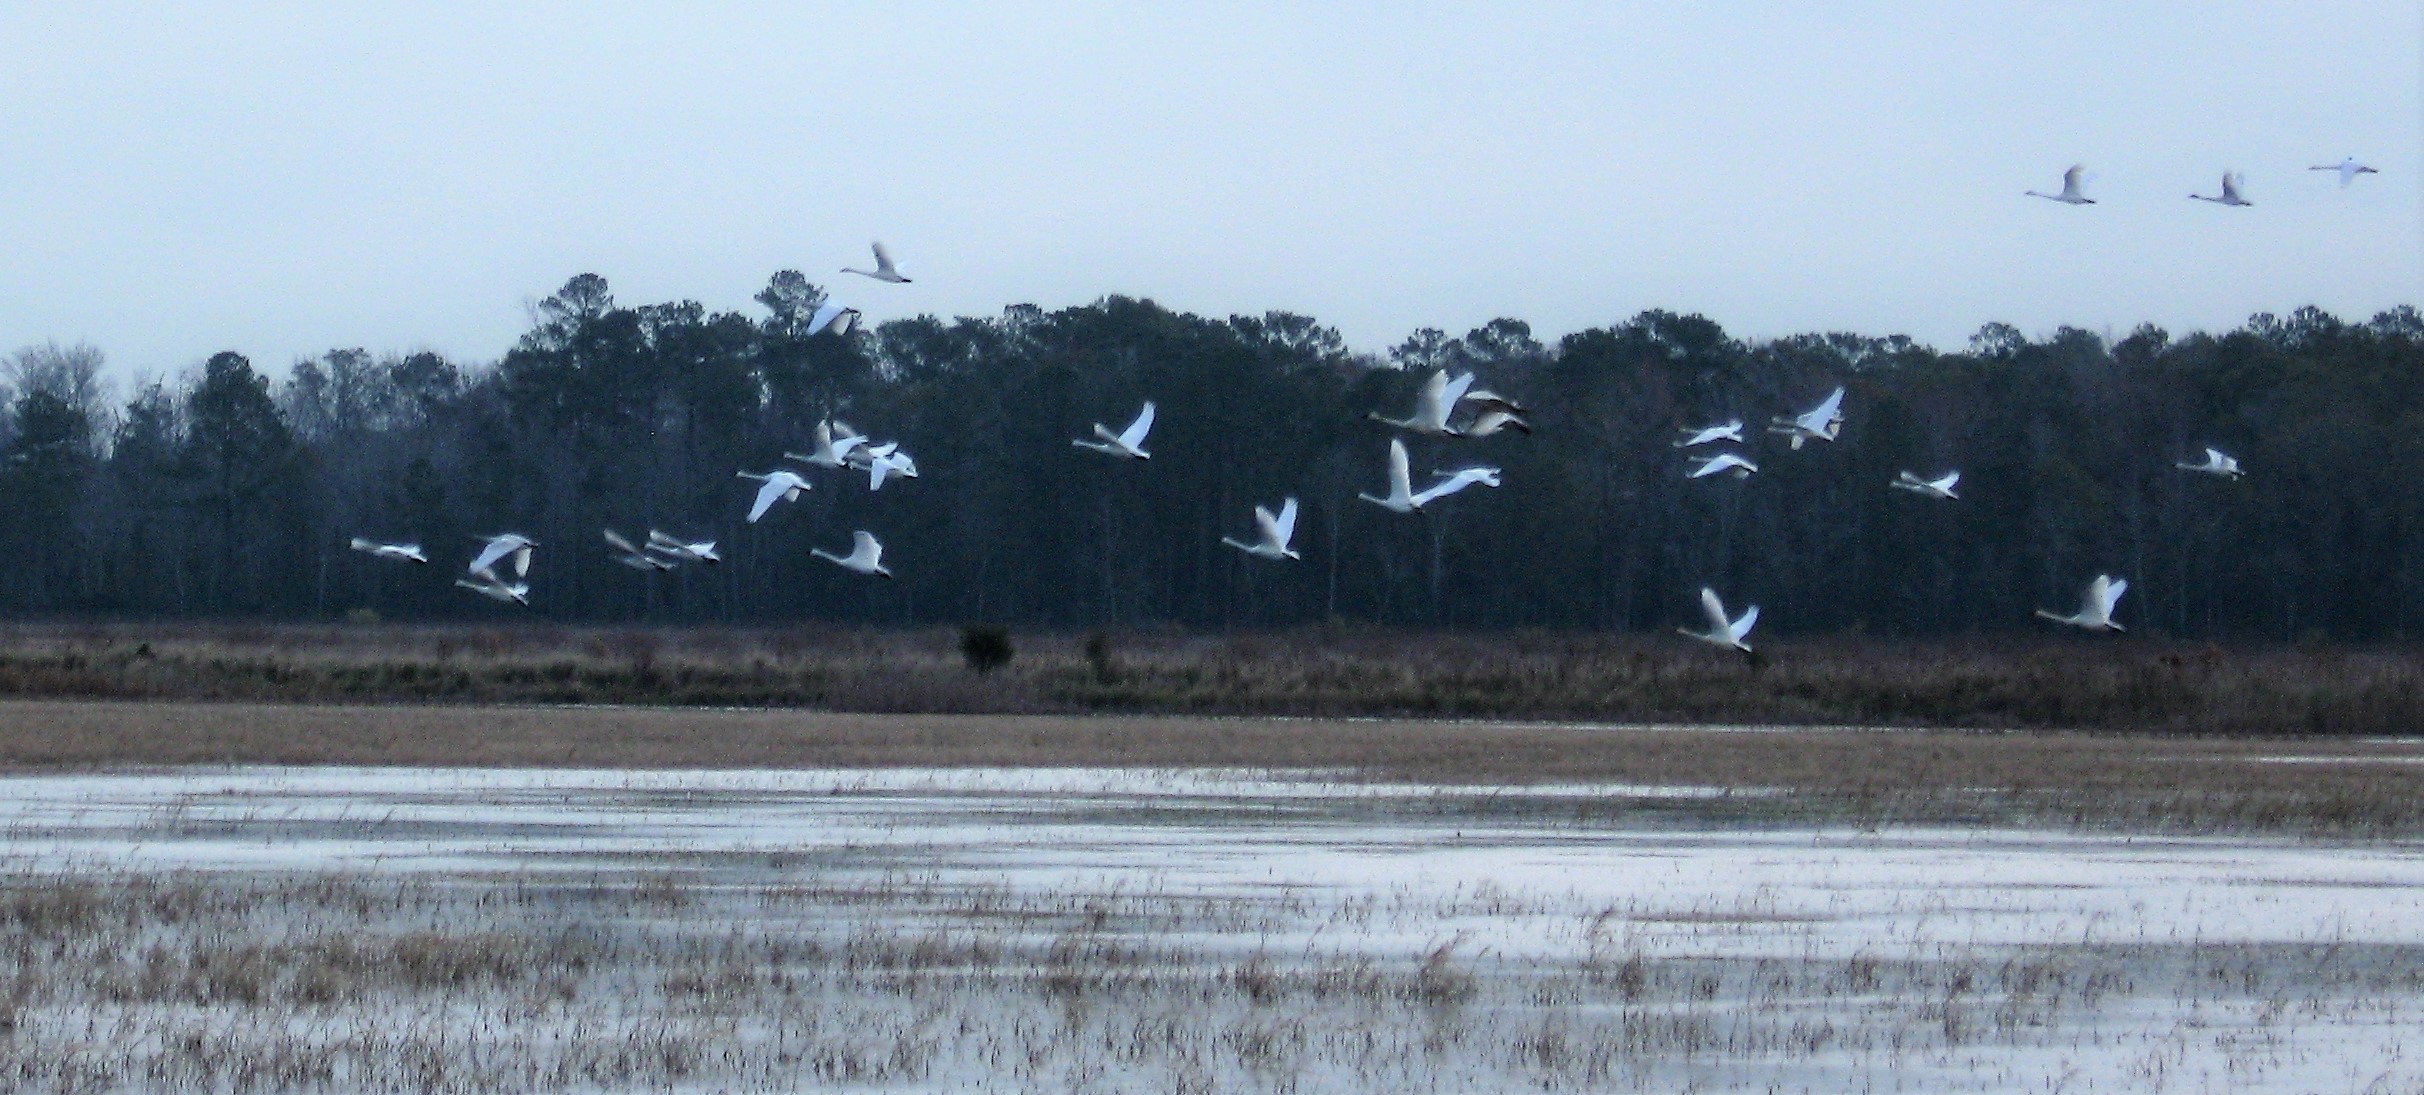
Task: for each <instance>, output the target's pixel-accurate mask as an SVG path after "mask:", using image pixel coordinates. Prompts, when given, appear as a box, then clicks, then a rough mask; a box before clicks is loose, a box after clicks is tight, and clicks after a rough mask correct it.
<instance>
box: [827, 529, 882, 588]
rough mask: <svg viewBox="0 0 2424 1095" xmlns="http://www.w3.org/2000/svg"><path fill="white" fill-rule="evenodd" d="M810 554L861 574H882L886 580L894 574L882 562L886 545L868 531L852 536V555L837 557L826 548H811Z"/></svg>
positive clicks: (864, 530) (852, 534) (860, 531)
mask: <svg viewBox="0 0 2424 1095" xmlns="http://www.w3.org/2000/svg"><path fill="white" fill-rule="evenodd" d="M808 554H810V555H814V556H816V557H817V558H819V559H823V560H826V561H827V562H831V563H834V564H837V565H839V566H843V567H847V568H849V569H851V570H855V571H857V572H859V573H861V574H880V575H883V576H884V577H886V578H889V577H892V572H891V571H889V570H886V569H884V564H883V563H882V561H881V560H882V559H883V558H884V545H883V544H881V543H878V542H877V541H876V539H875V534H874V533H872V532H869V531H867V530H866V529H860V530H858V531H857V532H854V533H851V534H850V554H848V555H835V554H834V553H832V552H830V551H827V550H825V549H824V548H809V549H808Z"/></svg>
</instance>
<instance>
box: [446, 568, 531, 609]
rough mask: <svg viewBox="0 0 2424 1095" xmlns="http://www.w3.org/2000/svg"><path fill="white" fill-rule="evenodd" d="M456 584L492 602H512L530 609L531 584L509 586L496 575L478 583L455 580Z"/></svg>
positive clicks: (488, 576) (490, 575) (488, 575)
mask: <svg viewBox="0 0 2424 1095" xmlns="http://www.w3.org/2000/svg"><path fill="white" fill-rule="evenodd" d="M455 584H456V585H459V586H462V587H463V588H465V589H468V590H470V591H472V592H473V593H477V594H479V595H480V596H482V597H486V598H488V599H490V600H494V601H512V602H513V603H515V604H517V605H521V606H522V607H524V608H528V607H530V583H528V582H515V583H513V584H511V585H507V584H506V583H505V582H503V581H500V580H498V578H497V576H496V575H494V574H487V575H484V576H482V578H481V579H480V580H479V581H476V582H469V581H465V580H463V579H461V578H457V579H455Z"/></svg>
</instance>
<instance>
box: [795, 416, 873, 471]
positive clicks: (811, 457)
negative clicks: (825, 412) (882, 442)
mask: <svg viewBox="0 0 2424 1095" xmlns="http://www.w3.org/2000/svg"><path fill="white" fill-rule="evenodd" d="M866 443H867V438H866V436H865V435H864V434H861V433H859V432H858V431H857V430H854V429H851V428H850V424H849V423H847V422H836V421H834V420H832V419H830V418H828V419H826V420H824V421H822V422H819V423H817V424H816V451H814V452H808V453H797V452H787V453H784V454H783V459H785V460H797V461H799V462H800V463H802V464H814V465H816V466H817V467H820V468H839V467H842V466H844V465H846V464H848V463H849V462H850V450H852V449H855V448H857V447H859V446H861V445H864V444H866Z"/></svg>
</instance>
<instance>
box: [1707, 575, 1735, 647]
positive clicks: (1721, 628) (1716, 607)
mask: <svg viewBox="0 0 2424 1095" xmlns="http://www.w3.org/2000/svg"><path fill="white" fill-rule="evenodd" d="M1700 613H1701V615H1703V616H1705V617H1707V618H1708V621H1709V629H1710V631H1711V633H1712V634H1717V635H1726V634H1731V633H1732V632H1733V630H1734V625H1732V624H1730V623H1727V622H1726V618H1725V602H1724V601H1720V600H1718V599H1717V591H1716V590H1714V589H1710V588H1709V587H1707V586H1702V587H1700Z"/></svg>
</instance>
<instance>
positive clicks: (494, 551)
mask: <svg viewBox="0 0 2424 1095" xmlns="http://www.w3.org/2000/svg"><path fill="white" fill-rule="evenodd" d="M512 550H513V542H512V541H509V540H507V539H505V538H504V537H502V536H500V537H497V538H496V539H493V540H490V541H488V546H487V547H484V548H481V549H480V553H479V554H478V555H476V556H473V557H472V560H471V565H470V566H468V567H465V568H463V569H465V570H468V571H471V572H472V573H474V574H478V573H480V572H481V571H484V570H487V569H489V568H490V567H493V566H495V565H497V560H499V559H502V558H504V557H505V553H506V552H509V551H512ZM491 580H492V581H493V580H494V579H493V578H492V579H491Z"/></svg>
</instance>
